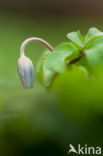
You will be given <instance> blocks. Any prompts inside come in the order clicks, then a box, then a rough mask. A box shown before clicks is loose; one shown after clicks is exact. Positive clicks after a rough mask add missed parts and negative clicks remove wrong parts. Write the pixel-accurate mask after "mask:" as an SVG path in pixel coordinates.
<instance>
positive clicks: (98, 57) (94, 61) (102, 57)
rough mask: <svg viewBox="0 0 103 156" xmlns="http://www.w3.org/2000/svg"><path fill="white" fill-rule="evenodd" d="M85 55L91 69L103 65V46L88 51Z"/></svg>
mask: <svg viewBox="0 0 103 156" xmlns="http://www.w3.org/2000/svg"><path fill="white" fill-rule="evenodd" d="M85 55H86V58H87V60H88V62H89V64H90V65H91V67H96V66H100V65H101V64H102V65H103V45H100V46H97V47H95V48H92V49H88V50H86V51H85Z"/></svg>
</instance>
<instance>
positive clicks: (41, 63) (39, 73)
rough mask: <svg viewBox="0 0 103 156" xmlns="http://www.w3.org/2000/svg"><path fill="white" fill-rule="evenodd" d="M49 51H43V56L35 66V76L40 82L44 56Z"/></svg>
mask: <svg viewBox="0 0 103 156" xmlns="http://www.w3.org/2000/svg"><path fill="white" fill-rule="evenodd" d="M50 53H51V52H50V51H46V52H44V54H43V56H42V57H41V58H40V60H39V62H38V65H37V68H36V72H37V76H38V78H39V80H40V82H41V83H42V77H43V64H44V61H45V58H46V57H47V56H48V55H49V54H50Z"/></svg>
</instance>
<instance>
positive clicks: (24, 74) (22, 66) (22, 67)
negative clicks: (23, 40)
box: [18, 55, 34, 88]
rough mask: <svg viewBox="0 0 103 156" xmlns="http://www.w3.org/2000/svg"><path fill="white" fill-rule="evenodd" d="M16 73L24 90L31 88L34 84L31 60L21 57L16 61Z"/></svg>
mask: <svg viewBox="0 0 103 156" xmlns="http://www.w3.org/2000/svg"><path fill="white" fill-rule="evenodd" d="M18 73H19V76H20V80H21V83H22V85H23V87H24V88H32V87H33V83H34V68H33V64H32V62H31V60H30V59H29V58H28V57H26V56H24V55H23V56H21V57H20V58H19V60H18Z"/></svg>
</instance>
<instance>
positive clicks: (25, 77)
mask: <svg viewBox="0 0 103 156" xmlns="http://www.w3.org/2000/svg"><path fill="white" fill-rule="evenodd" d="M32 41H34V42H35V41H37V42H40V43H42V44H43V45H45V46H46V47H47V48H48V49H49V50H50V51H51V52H52V51H53V47H52V46H51V45H50V44H49V43H48V42H46V41H45V40H43V39H41V38H38V37H32V38H28V39H27V40H25V41H24V42H23V44H22V45H21V50H20V56H21V57H20V59H19V60H18V73H19V76H20V80H21V83H22V85H23V87H24V88H32V87H33V81H34V69H33V64H32V62H31V60H30V59H29V58H28V57H26V56H25V54H24V49H25V47H26V45H27V44H28V43H29V42H32Z"/></svg>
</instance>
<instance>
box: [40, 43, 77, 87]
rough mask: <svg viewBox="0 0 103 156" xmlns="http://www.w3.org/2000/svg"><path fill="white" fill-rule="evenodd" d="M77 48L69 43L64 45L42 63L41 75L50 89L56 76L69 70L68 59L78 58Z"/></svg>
mask: <svg viewBox="0 0 103 156" xmlns="http://www.w3.org/2000/svg"><path fill="white" fill-rule="evenodd" d="M75 50H76V49H75V47H74V46H72V44H69V43H62V44H61V45H59V46H58V47H57V48H55V50H54V51H53V52H51V53H49V55H47V56H46V57H45V59H44V61H42V64H41V66H40V68H39V70H38V71H39V75H41V76H42V82H43V84H44V85H45V86H46V87H48V86H49V85H50V84H51V82H52V80H53V78H54V76H55V75H56V74H58V73H63V72H64V71H66V70H67V66H66V62H67V60H68V59H71V58H74V57H77V56H78V52H76V51H75ZM40 72H42V74H40Z"/></svg>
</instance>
